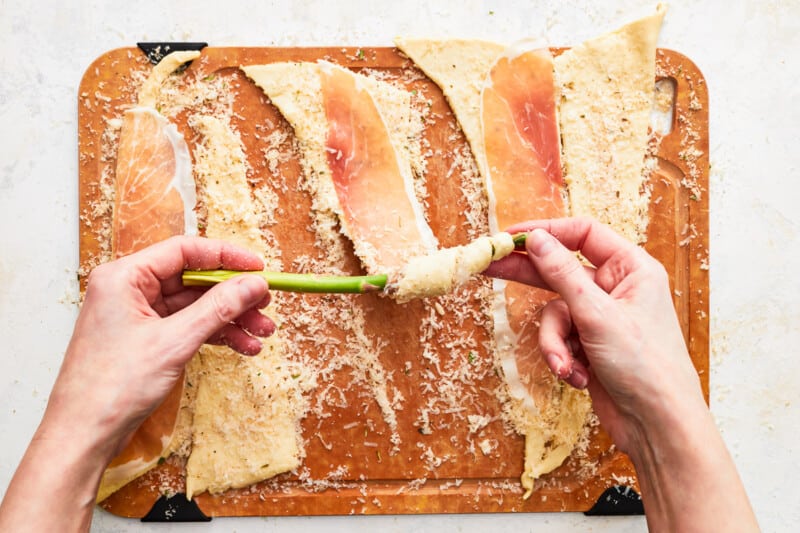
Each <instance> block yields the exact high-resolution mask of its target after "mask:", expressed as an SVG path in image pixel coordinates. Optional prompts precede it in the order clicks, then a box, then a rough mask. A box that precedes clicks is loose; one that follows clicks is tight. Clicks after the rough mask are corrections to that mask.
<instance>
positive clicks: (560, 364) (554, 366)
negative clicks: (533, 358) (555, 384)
mask: <svg viewBox="0 0 800 533" xmlns="http://www.w3.org/2000/svg"><path fill="white" fill-rule="evenodd" d="M545 358H546V359H547V366H549V367H550V370H552V371H553V372H554V373H555V375H556V376H558V377H559V378H563V377H564V361H562V360H561V358H560V357H559V356H558V355H556V354H554V353H549V354H547V355H546V356H545Z"/></svg>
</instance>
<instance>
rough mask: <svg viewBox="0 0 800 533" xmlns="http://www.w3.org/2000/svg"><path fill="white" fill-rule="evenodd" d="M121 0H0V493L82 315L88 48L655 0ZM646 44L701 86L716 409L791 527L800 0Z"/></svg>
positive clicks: (509, 19)
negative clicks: (81, 182) (707, 148)
mask: <svg viewBox="0 0 800 533" xmlns="http://www.w3.org/2000/svg"><path fill="white" fill-rule="evenodd" d="M72 4H74V5H72ZM108 4H116V5H119V3H111V2H109V3H108ZM564 4H570V5H569V6H567V5H564ZM695 4H698V5H695ZM128 5H129V6H130V7H129V8H127V9H122V8H119V7H111V6H109V5H105V4H104V3H101V2H89V1H82V2H74V3H73V2H56V1H53V0H48V1H46V2H45V1H40V2H27V1H25V0H0V65H1V67H0V71H1V72H2V74H0V76H2V77H1V78H0V136H1V140H2V142H0V229H2V231H0V338H2V339H3V343H4V346H5V348H4V349H3V350H2V352H0V353H1V354H2V355H0V376H1V377H0V428H2V429H1V430H0V431H1V432H2V439H1V440H0V450H2V458H3V460H2V461H1V462H0V491H2V493H4V492H5V488H6V486H7V484H8V481H9V480H10V478H11V475H12V474H13V471H14V468H15V465H16V463H17V461H18V460H19V458H20V457H21V456H22V453H23V451H24V449H25V447H26V446H27V443H28V440H29V439H30V437H31V435H32V433H33V431H34V429H35V427H36V425H37V424H38V421H39V418H40V416H41V414H42V412H43V410H44V407H45V403H46V401H47V396H48V392H49V390H50V387H51V385H52V383H53V380H54V378H55V375H56V373H57V371H58V368H59V364H60V360H61V357H62V355H63V353H64V349H65V347H66V344H67V341H68V339H69V336H70V333H71V329H72V324H73V321H74V319H75V316H76V313H77V307H76V305H75V301H76V299H77V293H78V288H77V282H76V268H77V262H78V209H77V199H78V193H77V179H78V168H77V135H76V132H77V87H78V83H79V82H80V79H81V76H82V75H83V72H84V70H85V69H86V67H87V66H88V65H89V64H90V63H91V61H92V60H93V59H94V58H95V57H97V56H99V55H101V54H102V53H104V52H105V51H107V50H109V49H112V48H116V47H120V46H132V45H134V44H135V43H136V42H137V41H143V40H167V41H170V40H172V41H183V40H195V41H206V42H208V43H209V44H211V45H251V46H259V45H261V46H264V45H336V46H339V45H359V46H368V45H377V46H380V45H384V46H386V45H391V43H392V38H393V37H395V36H396V35H401V34H402V35H417V36H422V35H424V36H461V37H474V38H487V39H494V40H497V41H500V42H510V41H513V40H516V39H518V38H524V37H531V36H534V37H542V36H544V37H546V39H547V41H548V42H549V43H551V44H553V45H571V44H575V43H577V42H579V41H581V40H583V39H585V38H589V37H592V36H595V35H598V34H600V33H603V32H605V31H608V30H612V29H614V28H616V27H618V26H620V25H622V24H623V23H624V22H627V21H629V20H632V19H634V18H637V17H639V16H641V15H645V14H647V13H649V12H651V11H652V10H653V9H654V8H655V1H644V0H624V1H618V2H593V1H591V0H579V1H574V2H560V1H558V0H547V1H538V2H533V1H527V2H523V1H513V2H512V1H508V2H499V1H498V2H489V1H478V0H460V1H452V2H444V1H440V2H437V1H435V0H427V1H426V0H422V1H416V0H415V1H411V0H404V1H401V2H384V1H378V0H372V1H364V2H358V1H344V0H339V1H331V2H323V1H295V2H292V1H291V0H287V1H281V2H267V1H262V2H257V1H249V2H238V1H233V0H227V1H225V2H214V1H210V0H193V1H191V2H189V1H185V2H164V1H162V2H153V1H138V2H129V3H128ZM601 5H602V7H601ZM609 5H610V6H611V7H608V6H609ZM432 6H434V7H432ZM457 6H460V7H457ZM659 45H660V46H662V47H665V48H672V49H675V50H677V51H679V52H681V53H683V54H685V55H687V56H689V57H690V58H691V59H692V60H694V61H695V63H697V65H698V66H699V67H700V69H701V70H702V71H703V73H704V74H705V76H706V80H707V81H708V86H709V92H710V99H711V103H710V112H711V124H710V127H711V165H712V169H711V318H712V320H711V341H712V346H711V349H712V350H711V351H712V354H711V376H710V377H711V409H712V412H713V413H714V416H715V417H716V420H717V422H718V424H719V426H720V428H721V430H722V433H723V436H724V437H725V440H726V442H727V443H728V445H729V447H730V449H731V451H732V453H733V455H734V458H735V460H736V463H737V465H738V467H739V470H740V473H741V475H742V477H743V479H744V482H745V485H746V488H747V491H748V493H749V495H750V498H751V500H752V502H753V505H754V507H755V510H756V514H757V515H758V518H759V520H760V522H761V525H762V527H763V529H764V530H765V531H788V530H790V529H793V528H796V526H797V524H798V523H800V490H798V489H797V488H796V486H795V485H794V482H795V481H796V475H797V474H796V465H797V464H798V456H800V453H798V452H800V449H799V447H798V437H797V433H796V432H797V431H798V429H800V357H798V353H797V352H798V346H800V242H799V241H798V230H800V212H798V211H797V210H796V209H797V205H796V204H797V203H798V201H800V194H799V192H800V168H799V167H800V133H798V131H800V130H798V126H797V125H798V123H800V112H798V109H800V105H798V100H800V62H799V60H798V57H797V56H798V55H800V3H798V1H797V0H791V1H781V0H762V1H758V0H747V1H741V2H725V1H722V0H720V1H716V2H710V1H707V2H699V3H698V2H694V1H691V0H675V1H674V2H672V3H671V5H670V9H669V12H668V13H667V16H666V22H665V25H664V28H663V31H662V34H661V40H660V43H659ZM53 475H58V473H57V472H53ZM93 527H94V530H95V531H185V530H188V529H192V530H193V528H200V527H202V528H203V529H204V530H209V531H232V530H235V531H270V532H272V531H275V532H278V531H297V530H310V529H312V528H314V529H321V530H323V531H331V532H338V531H351V530H352V529H354V528H359V529H361V528H363V529H367V528H368V529H370V530H378V529H380V530H382V531H387V532H394V531H419V532H423V531H441V530H447V531H463V532H479V531H485V530H487V529H493V530H497V531H500V530H504V531H511V530H514V531H531V530H534V529H536V530H541V529H547V530H558V531H560V530H572V529H578V530H583V531H585V530H590V531H641V530H643V529H645V523H644V519H643V518H642V517H622V518H597V517H584V516H583V515H582V514H578V513H565V514H533V515H531V514H527V515H479V516H476V515H462V516H442V515H437V516H430V515H429V516H384V517H322V518H281V519H276V518H265V519H260V518H253V519H215V520H213V521H212V522H211V523H209V524H205V525H202V526H200V525H198V524H190V525H181V524H177V525H167V524H142V523H140V522H139V521H135V520H123V519H119V518H117V517H114V516H111V515H109V514H108V513H105V512H103V511H100V510H98V511H97V512H96V513H95V519H94V523H93Z"/></svg>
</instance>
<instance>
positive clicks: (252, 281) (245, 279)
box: [239, 275, 267, 302]
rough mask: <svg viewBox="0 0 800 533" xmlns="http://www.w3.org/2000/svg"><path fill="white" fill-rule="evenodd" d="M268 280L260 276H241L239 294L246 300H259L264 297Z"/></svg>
mask: <svg viewBox="0 0 800 533" xmlns="http://www.w3.org/2000/svg"><path fill="white" fill-rule="evenodd" d="M266 284H267V282H266V281H264V280H263V279H261V278H259V277H258V276H252V275H250V276H241V277H240V278H239V294H240V295H241V296H242V299H243V300H245V301H252V302H257V301H260V300H261V299H262V298H264V289H265V288H266Z"/></svg>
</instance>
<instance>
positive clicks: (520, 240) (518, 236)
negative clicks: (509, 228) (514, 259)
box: [511, 233, 528, 250]
mask: <svg viewBox="0 0 800 533" xmlns="http://www.w3.org/2000/svg"><path fill="white" fill-rule="evenodd" d="M527 236H528V234H527V233H515V234H514V235H512V236H511V238H512V239H513V240H514V248H515V249H517V250H524V249H525V239H526V238H527Z"/></svg>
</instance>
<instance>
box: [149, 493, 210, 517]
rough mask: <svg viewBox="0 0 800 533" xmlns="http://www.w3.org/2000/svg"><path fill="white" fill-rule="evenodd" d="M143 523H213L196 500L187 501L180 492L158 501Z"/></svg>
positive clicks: (162, 497)
mask: <svg viewBox="0 0 800 533" xmlns="http://www.w3.org/2000/svg"><path fill="white" fill-rule="evenodd" d="M142 522H211V517H210V516H206V515H205V514H203V511H201V510H200V508H199V507H198V506H197V504H196V503H195V501H194V500H187V499H186V495H185V494H183V493H182V492H179V493H178V494H175V495H173V496H172V497H170V498H168V497H166V496H161V497H160V498H159V499H158V500H156V502H155V503H154V504H153V507H152V508H151V509H150V511H149V512H148V513H147V514H146V515H145V516H143V517H142Z"/></svg>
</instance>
